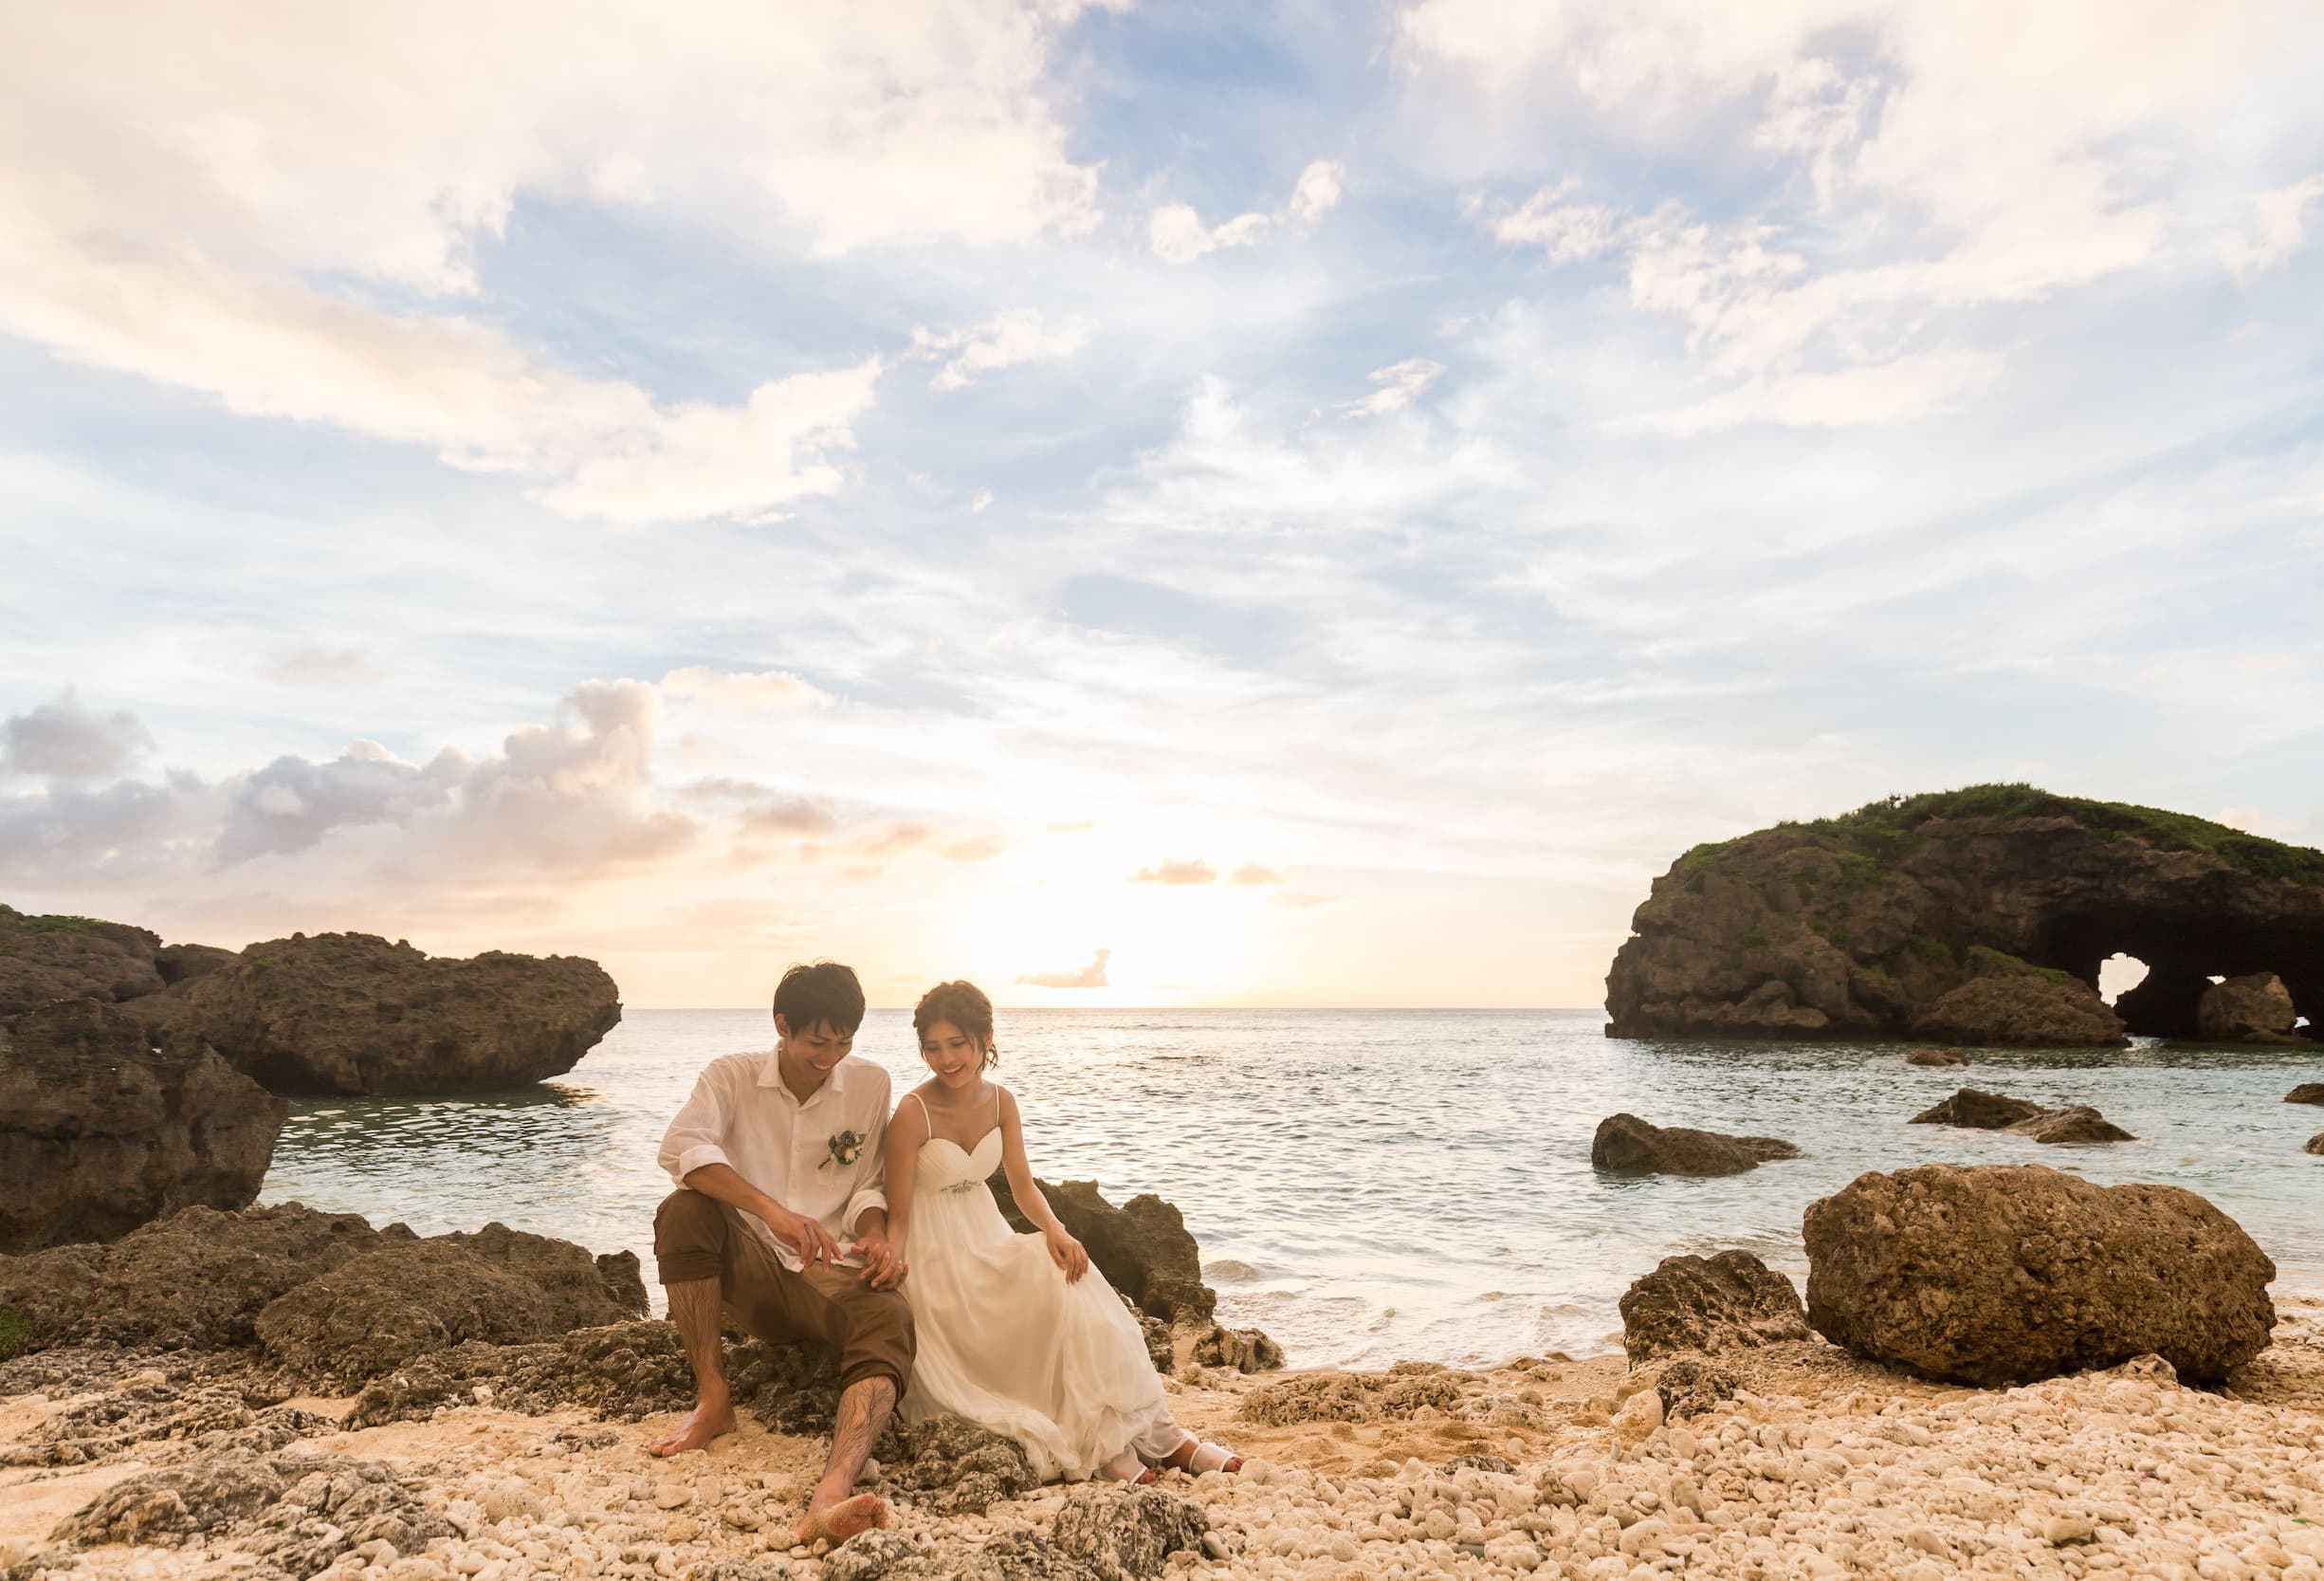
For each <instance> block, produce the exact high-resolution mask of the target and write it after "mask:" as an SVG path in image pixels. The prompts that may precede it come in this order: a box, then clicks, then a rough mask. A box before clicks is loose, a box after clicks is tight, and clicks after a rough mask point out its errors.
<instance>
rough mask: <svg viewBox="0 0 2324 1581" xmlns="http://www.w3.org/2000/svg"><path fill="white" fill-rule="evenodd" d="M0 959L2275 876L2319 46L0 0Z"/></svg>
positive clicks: (1304, 933)
mask: <svg viewBox="0 0 2324 1581" xmlns="http://www.w3.org/2000/svg"><path fill="white" fill-rule="evenodd" d="M0 34H5V36H6V39H7V46H6V47H0V567H4V569H0V900H6V901H8V902H9V903H10V904H13V905H14V906H16V907H17V908H18V909H20V910H60V911H67V912H76V913H88V914H97V915H102V916H108V917H113V918H118V919H120V920H125V921H134V922H137V923H141V924H143V925H145V926H147V927H151V928H155V929H156V930H157V931H159V932H160V933H161V934H163V935H164V936H165V937H167V938H169V939H172V940H183V939H192V940H198V941H202V942H207V943H213V944H223V945H229V946H235V947H238V946H240V945H242V944H244V943H247V942H249V941H252V940H257V939H264V938H270V937H277V936H281V935H283V934H285V933H288V932H291V931H294V930H304V931H310V932H311V931H320V930H324V929H335V928H353V929H359V930H362V931H367V932H376V933H381V934H384V935H386V936H388V937H391V938H395V937H403V938H409V939H410V940H411V941H412V943H414V944H416V945H419V946H420V947H423V948H425V949H428V950H430V951H433V952H440V953H452V954H466V953H469V952H471V951H474V950H477V949H484V948H508V949H519V950H529V951H539V952H546V951H557V952H565V953H578V954H585V955H589V956H593V957H595V958H596V959H598V960H600V961H602V962H603V963H605V964H606V965H607V966H608V968H609V969H610V970H612V971H613V975H614V977H615V978H616V980H617V981H618V982H619V983H620V984H621V985H622V988H623V991H624V997H625V1000H626V1001H627V1002H629V1003H630V1004H631V1005H635V1006H657V1005H658V1006H713V1005H744V1004H759V1003H763V1002H765V998H766V995H767V992H768V990H769V988H770V987H771V984H772V982H773V980H774V978H775V976H776V975H777V974H778V972H779V971H780V969H781V967H782V966H783V965H785V964H787V963H788V962H790V961H793V960H798V959H806V958H811V957H816V956H829V957H835V958H838V959H842V960H846V961H849V962H851V964H853V965H856V966H857V968H858V970H859V971H860V972H861V974H862V976H863V978H864V981H865V984H866V986H867V988H868V990H869V994H870V997H871V1000H872V1002H874V1003H877V1004H908V1003H909V1002H911V1001H912V1000H913V999H914V998H915V997H916V996H917V995H918V993H919V992H920V991H921V990H922V989H923V988H924V987H925V986H926V985H927V984H931V983H933V982H935V981H937V980H939V979H941V978H949V977H959V976H966V977H969V978H971V979H974V980H976V981H977V982H979V983H980V984H983V985H984V986H986V987H987V988H988V989H989V990H991V991H992V992H993V994H994V996H995V998H996V999H997V1000H998V1001H1000V1002H1003V1003H1005V1004H1016V1005H1067V1006H1071V1005H1088V1006H1117V1005H1139V1004H1157V1005H1160V1004H1272V1005H1287V1006H1296V1005H1326V1004H1344V1005H1479V1006H1483V1005H1593V1004H1597V1003H1599V1002H1601V999H1602V994H1603V979H1604V973H1605V969H1606V965H1607V964H1608V961H1609V960H1610V958H1611V956H1612V954H1613V952H1614V950H1615V948H1616V947H1618V946H1619V943H1620V941H1621V940H1622V938H1623V937H1624V936H1625V935H1626V933H1627V931H1628V920H1629V916H1630V913H1631V911H1632V910H1633V909H1634V908H1635V907H1636V906H1637V905H1638V902H1639V901H1640V900H1641V899H1643V898H1644V896H1645V894H1646V891H1647V886H1648V885H1649V883H1650V882H1651V881H1652V879H1653V878H1654V876H1655V875H1656V874H1657V873H1661V872H1662V871H1663V870H1664V869H1665V868H1667V867H1668V866H1669V864H1670V862H1671V861H1672V860H1673V858H1674V857H1675V856H1676V855H1678V854H1679V853H1680V852H1683V851H1684V850H1686V849H1687V848H1688V847H1689V846H1691V845H1693V844H1694V843H1695V842H1697V841H1700V840H1708V839H1720V838H1725V837H1727V836H1732V835H1736V834H1739V833H1742V832H1744V831H1746V830H1748V829H1752V828H1756V827H1760V826H1762V825H1765V824H1766V823H1769V822H1772V821H1774V820H1776V819H1779V818H1807V817H1815V816H1819V815H1823V814H1831V813H1837V812H1841V811H1845V810H1847V809H1848V808H1851V807H1854V806H1857V805H1858V804H1860V803H1862V802H1864V801H1867V800H1872V799H1874V798H1876V797H1880V796H1885V795H1888V794H1890V793H1892V792H1913V791H1921V790H1931V789H1940V788H1945V787H1948V786H1952V785H1959V784H1966V783H1972V782H1976V781H1987V780H2030V781H2034V782H2036V783H2039V784H2041V785H2044V786H2046V787H2048V788H2050V789H2052V790H2056V791H2059V792H2065V793H2070V794H2078V795H2087V796H2096V797H2102V798H2107V799H2111V800H2132V801H2138V802H2144V803H2148V804H2151V805H2157V806H2164V807H2170V808H2176V809H2180V810H2184V811H2188V812H2194V813H2199V814H2202V815H2204V816H2206V817H2211V818H2221V819H2223V820H2225V821H2228V822H2231V823H2235V824H2237V825H2239V826H2241V827H2244V828H2248V829H2251V830H2253V831H2255V832H2257V833H2260V834H2266V835H2271V836H2278V837H2281V838H2287V839H2293V840H2297V841H2299V842H2301V843H2315V842H2316V841H2318V840H2319V839H2324V773H2320V772H2319V770H2324V723H2320V722H2324V635H2319V632H2320V631H2324V628H2320V627H2319V624H2318V621H2317V617H2316V616H2317V609H2318V602H2319V595H2320V594H2324V313H2319V312H2318V310H2317V305H2316V304H2317V303H2319V302H2320V301H2324V246H2320V245H2319V232H2324V96H2319V95H2317V94H2316V93H2315V91H2314V84H2315V80H2316V75H2317V71H2318V68H2319V65H2324V11H2319V10H2318V9H2316V8H2315V7H2314V6H2313V5H2281V6H2279V5H2275V4H2270V3H2264V0H2216V3H2214V4H2211V5H2206V6H2203V7H2193V6H2188V5H2186V4H2184V3H2182V0H2093V3H2083V0H2054V3H2052V4H2047V5H2043V6H2038V7H2026V6H2022V5H2020V4H2016V3H2014V0H2012V3H2006V4H2004V3H2000V0H1947V3H1943V4H1938V3H1934V0H1915V3H1898V0H1766V3H1764V4H1757V5H1752V6H1748V7H1738V6H1733V5H1729V4H1723V3H1720V4H1705V3H1695V0H1631V3H1626V4H1589V5H1583V4H1579V3H1575V4H1562V3H1557V0H1541V3H1537V4H1530V5H1503V4H1489V3H1487V0H1403V3H1395V4H1370V5H1367V4H1361V3H1342V4H1333V5H1325V4H1307V3H1298V0H1294V3H1287V4H1276V5H1265V4H1253V3H1244V0H1235V3H1233V4H1217V5H1212V4H1204V3H1200V0H1192V3H1186V0H1180V3H1173V4H1167V5H1164V4H1159V3H1155V4H1147V5H1143V6H1131V5H1128V4H1106V3H1094V4H1092V3H1083V0H1034V3H1033V4H1029V5H1017V4H1007V3H1002V0H945V3H941V4H940V3H935V0H890V3H888V4H883V5H880V6H877V7H865V6H861V5H854V4H828V5H826V4H790V3H787V4H762V3H758V0H753V3H750V4H739V3H738V4H734V5H731V6H726V7H720V6H717V5H709V4H705V5H701V6H692V7H685V8H678V9H674V10H672V9H667V8H661V9H647V8H638V7H630V6H612V5H605V4H599V3H594V0H558V4H556V5H549V4H546V3H542V0H506V3H503V4H498V5H494V6H489V7H475V6H468V5H453V4H447V3H433V0H412V3H411V4H407V5H402V6H396V7H388V8H380V7H372V8H346V7H316V6H308V5H292V4H287V3H273V0H220V3H218V4H214V5H207V6H202V7H185V6H175V5H169V4H163V3H159V0H148V3H139V0H125V3H123V4H119V5H109V6H103V7H94V6H41V5H33V4H9V5H6V6H0Z"/></svg>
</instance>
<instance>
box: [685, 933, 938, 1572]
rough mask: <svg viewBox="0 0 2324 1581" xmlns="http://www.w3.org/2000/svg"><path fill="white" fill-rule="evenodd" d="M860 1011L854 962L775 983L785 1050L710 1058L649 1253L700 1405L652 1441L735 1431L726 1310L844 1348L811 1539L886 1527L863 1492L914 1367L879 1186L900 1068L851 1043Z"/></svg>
mask: <svg viewBox="0 0 2324 1581" xmlns="http://www.w3.org/2000/svg"><path fill="white" fill-rule="evenodd" d="M863 1019H864V990H863V987H862V985H861V984H858V983H857V982H856V979H855V974H854V973H853V972H852V971H851V970H849V969H848V968H847V967H846V966H842V965H837V964H835V963H833V962H829V961H818V962H816V963H815V964H814V965H802V966H793V967H792V968H791V969H790V970H789V971H787V972H785V973H783V978H782V983H781V984H780V985H779V986H778V987H777V988H776V990H775V1048H774V1052H772V1053H771V1054H730V1055H727V1056H726V1057H723V1058H722V1059H716V1060H713V1061H711V1063H710V1065H709V1067H708V1069H706V1070H705V1071H704V1072H703V1073H702V1075H701V1077H700V1079H698V1080H697V1081H696V1082H695V1083H694V1092H693V1095H692V1096H690V1097H688V1098H687V1099H686V1107H684V1108H683V1109H681V1110H679V1111H678V1116H677V1118H676V1119H674V1120H672V1121H670V1123H669V1130H668V1132H667V1133H666V1134H665V1135H664V1136H663V1138H662V1152H661V1163H662V1167H663V1168H664V1169H666V1170H667V1171H668V1173H669V1177H670V1179H672V1180H674V1181H676V1182H677V1183H678V1187H679V1188H678V1189H677V1190H675V1191H673V1192H671V1193H670V1194H669V1195H668V1197H667V1198H665V1199H663V1202H662V1207H661V1211H660V1212H658V1213H657V1214H655V1215H654V1222H653V1252H654V1257H655V1258H656V1259H657V1260H658V1261H659V1262H660V1264H661V1279H662V1284H663V1287H664V1289H666V1290H667V1291H668V1294H669V1318H670V1321H671V1322H672V1323H674V1324H675V1325H677V1329H678V1333H679V1337H680V1338H681V1339H682V1340H683V1341H684V1342H685V1345H686V1360H687V1361H688V1362H690V1363H691V1364H692V1365H693V1369H694V1388H695V1405H694V1413H693V1414H692V1415H691V1416H689V1417H687V1418H686V1422H685V1423H684V1425H681V1426H680V1427H679V1428H678V1430H677V1431H676V1432H674V1433H672V1434H670V1435H669V1436H668V1438H665V1439H662V1440H660V1441H658V1442H657V1443H652V1444H650V1445H648V1448H649V1449H650V1451H651V1452H652V1453H653V1454H656V1455H676V1454H681V1453H683V1452H684V1451H686V1450H688V1449H699V1448H701V1447H703V1446H704V1445H705V1444H706V1443H709V1442H710V1441H711V1440H712V1439H714V1438H716V1437H718V1436H719V1435H720V1434H721V1433H728V1432H732V1431H733V1430H734V1425H735V1420H734V1406H733V1403H732V1400H731V1397H730V1396H729V1394H728V1392H727V1387H726V1369H725V1358H724V1356H723V1353H722V1352H721V1351H720V1347H719V1331H720V1328H721V1319H722V1317H723V1315H724V1314H729V1313H730V1314H733V1316H734V1319H735V1321H736V1322H737V1323H739V1324H740V1325H741V1327H743V1328H745V1329H747V1330H749V1331H750V1332H751V1333H755V1334H757V1335H759V1337H760V1338H761V1339H765V1340H769V1341H772V1342H775V1343H788V1342H795V1341H798V1340H821V1341H822V1342H824V1343H825V1344H828V1345H831V1346H833V1347H835V1348H836V1349H837V1350H838V1351H839V1386H840V1387H839V1410H838V1415H837V1419H836V1420H835V1421H834V1422H833V1426H832V1450H831V1455H830V1458H829V1459H828V1460H826V1461H825V1462H824V1466H823V1477H822V1480H819V1481H818V1482H816V1483H815V1486H814V1493H813V1494H812V1495H810V1496H809V1498H808V1501H807V1512H806V1514H805V1516H804V1517H801V1519H800V1522H799V1528H798V1535H799V1540H800V1541H801V1542H813V1541H814V1540H815V1539H816V1538H818V1537H820V1538H823V1539H825V1540H828V1541H831V1542H834V1543H838V1542H845V1541H846V1540H847V1539H848V1538H849V1537H851V1536H853V1535H855V1534H856V1533H858V1532H861V1531H865V1530H867V1529H869V1528H870V1527H873V1526H884V1525H886V1524H887V1520H888V1507H887V1505H886V1504H885V1503H884V1502H883V1501H882V1500H881V1499H880V1498H879V1497H878V1496H877V1495H876V1494H869V1493H866V1494H860V1495H859V1494H856V1493H855V1491H854V1489H855V1479H856V1478H857V1476H859V1475H860V1474H861V1473H862V1471H863V1467H864V1462H865V1460H866V1459H867V1458H868V1457H869V1455H870V1453H871V1446H872V1445H873V1444H874V1443H877V1442H878V1441H879V1436H880V1429H881V1428H882V1427H884V1426H886V1425H887V1424H888V1413H889V1412H890V1411H891V1410H893V1409H894V1408H895V1404H896V1401H897V1400H898V1399H899V1398H901V1397H902V1395H903V1393H904V1387H905V1385H906V1383H907V1382H908V1381H909V1380H910V1378H911V1371H912V1345H913V1341H912V1313H911V1308H910V1307H909V1306H908V1305H906V1301H905V1298H904V1296H903V1293H902V1292H901V1291H900V1290H899V1289H898V1288H897V1287H898V1286H899V1285H901V1284H902V1283H903V1282H904V1277H905V1266H904V1263H903V1261H902V1259H899V1258H897V1257H896V1255H895V1254H894V1252H893V1251H892V1250H891V1249H890V1247H889V1246H888V1199H887V1197H886V1196H885V1195H883V1194H882V1192H881V1189H880V1186H881V1172H880V1139H881V1136H882V1133H883V1132H884V1131H886V1130H887V1126H888V1073H887V1072H886V1071H884V1070H882V1069H881V1068H880V1067H879V1066H877V1065H874V1064H872V1063H871V1062H870V1061H869V1060H864V1059H854V1058H851V1057H849V1056H850V1053H851V1050H852V1049H853V1047H854V1043H855V1030H856V1028H857V1027H859V1026H861V1025H862V1024H863ZM849 1242H852V1243H851V1244H850V1243H849Z"/></svg>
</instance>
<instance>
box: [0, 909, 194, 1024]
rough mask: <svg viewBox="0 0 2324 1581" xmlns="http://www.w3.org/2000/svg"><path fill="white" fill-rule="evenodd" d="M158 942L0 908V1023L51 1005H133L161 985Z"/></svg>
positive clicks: (118, 926)
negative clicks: (88, 1002)
mask: <svg viewBox="0 0 2324 1581" xmlns="http://www.w3.org/2000/svg"><path fill="white" fill-rule="evenodd" d="M160 947H161V941H160V940H159V939H158V938H156V936H155V935H153V934H151V933H148V932H147V931H146V930H145V929H144V928H131V927H129V926H128V925H127V924H126V923H118V922H100V921H98V920H97V919H96V918H95V917H57V916H27V915H26V914H25V913H24V912H22V911H19V910H16V909H15V908H13V907H10V906H0V1020H5V1019H6V1018H8V1017H9V1016H13V1015H14V1014H16V1013H17V1012H18V1011H20V1010H29V1009H30V1008H31V1007H32V1006H34V1005H36V1004H43V1003H46V1002H48V1001H49V1000H52V999H96V1000H107V1001H110V1000H122V999H134V998H136V997H137V995H139V994H156V993H159V992H160V991H161V989H162V988H163V986H164V985H165V983H164V979H163V977H162V975H161V972H160V970H159V969H158V968H157V967H156V965H155V959H154V958H155V954H156V951H157V950H159V949H160Z"/></svg>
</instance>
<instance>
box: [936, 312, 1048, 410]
mask: <svg viewBox="0 0 2324 1581" xmlns="http://www.w3.org/2000/svg"><path fill="white" fill-rule="evenodd" d="M1088 341H1089V325H1088V324H1087V323H1085V322H1082V321H1081V320H1079V319H1071V320H1068V321H1067V322H1064V323H1062V324H1060V325H1058V326H1057V327H1056V328H1055V329H1052V328H1050V327H1049V326H1048V325H1047V324H1046V323H1045V322H1043V321H1042V318H1041V314H1040V310H1039V309H1037V308H1032V307H1020V308H1016V309H1014V310H1012V311H1010V312H1007V313H1002V314H1000V315H999V316H998V317H997V318H995V319H993V320H992V321H991V322H988V323H981V324H979V325H977V327H975V328H974V329H956V330H951V331H949V332H947V333H945V334H942V335H937V334H934V333H932V332H931V331H929V330H926V329H916V330H914V331H913V332H912V351H911V355H912V356H914V357H923V358H944V359H945V360H944V365H943V366H942V368H939V369H938V370H937V371H936V377H933V378H931V379H929V380H928V388H929V389H931V390H959V389H962V388H964V387H966V386H967V385H969V384H971V383H973V382H974V381H975V379H976V377H977V376H978V375H979V374H983V373H991V372H992V371H994V370H995V369H997V368H1013V367H1015V366H1016V365H1017V364H1018V363H1020V362H1046V361H1051V360H1053V359H1055V358H1064V357H1071V356H1072V355H1073V354H1074V353H1075V352H1077V351H1079V350H1081V348H1082V347H1083V346H1084V345H1085V344H1087V343H1088Z"/></svg>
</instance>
